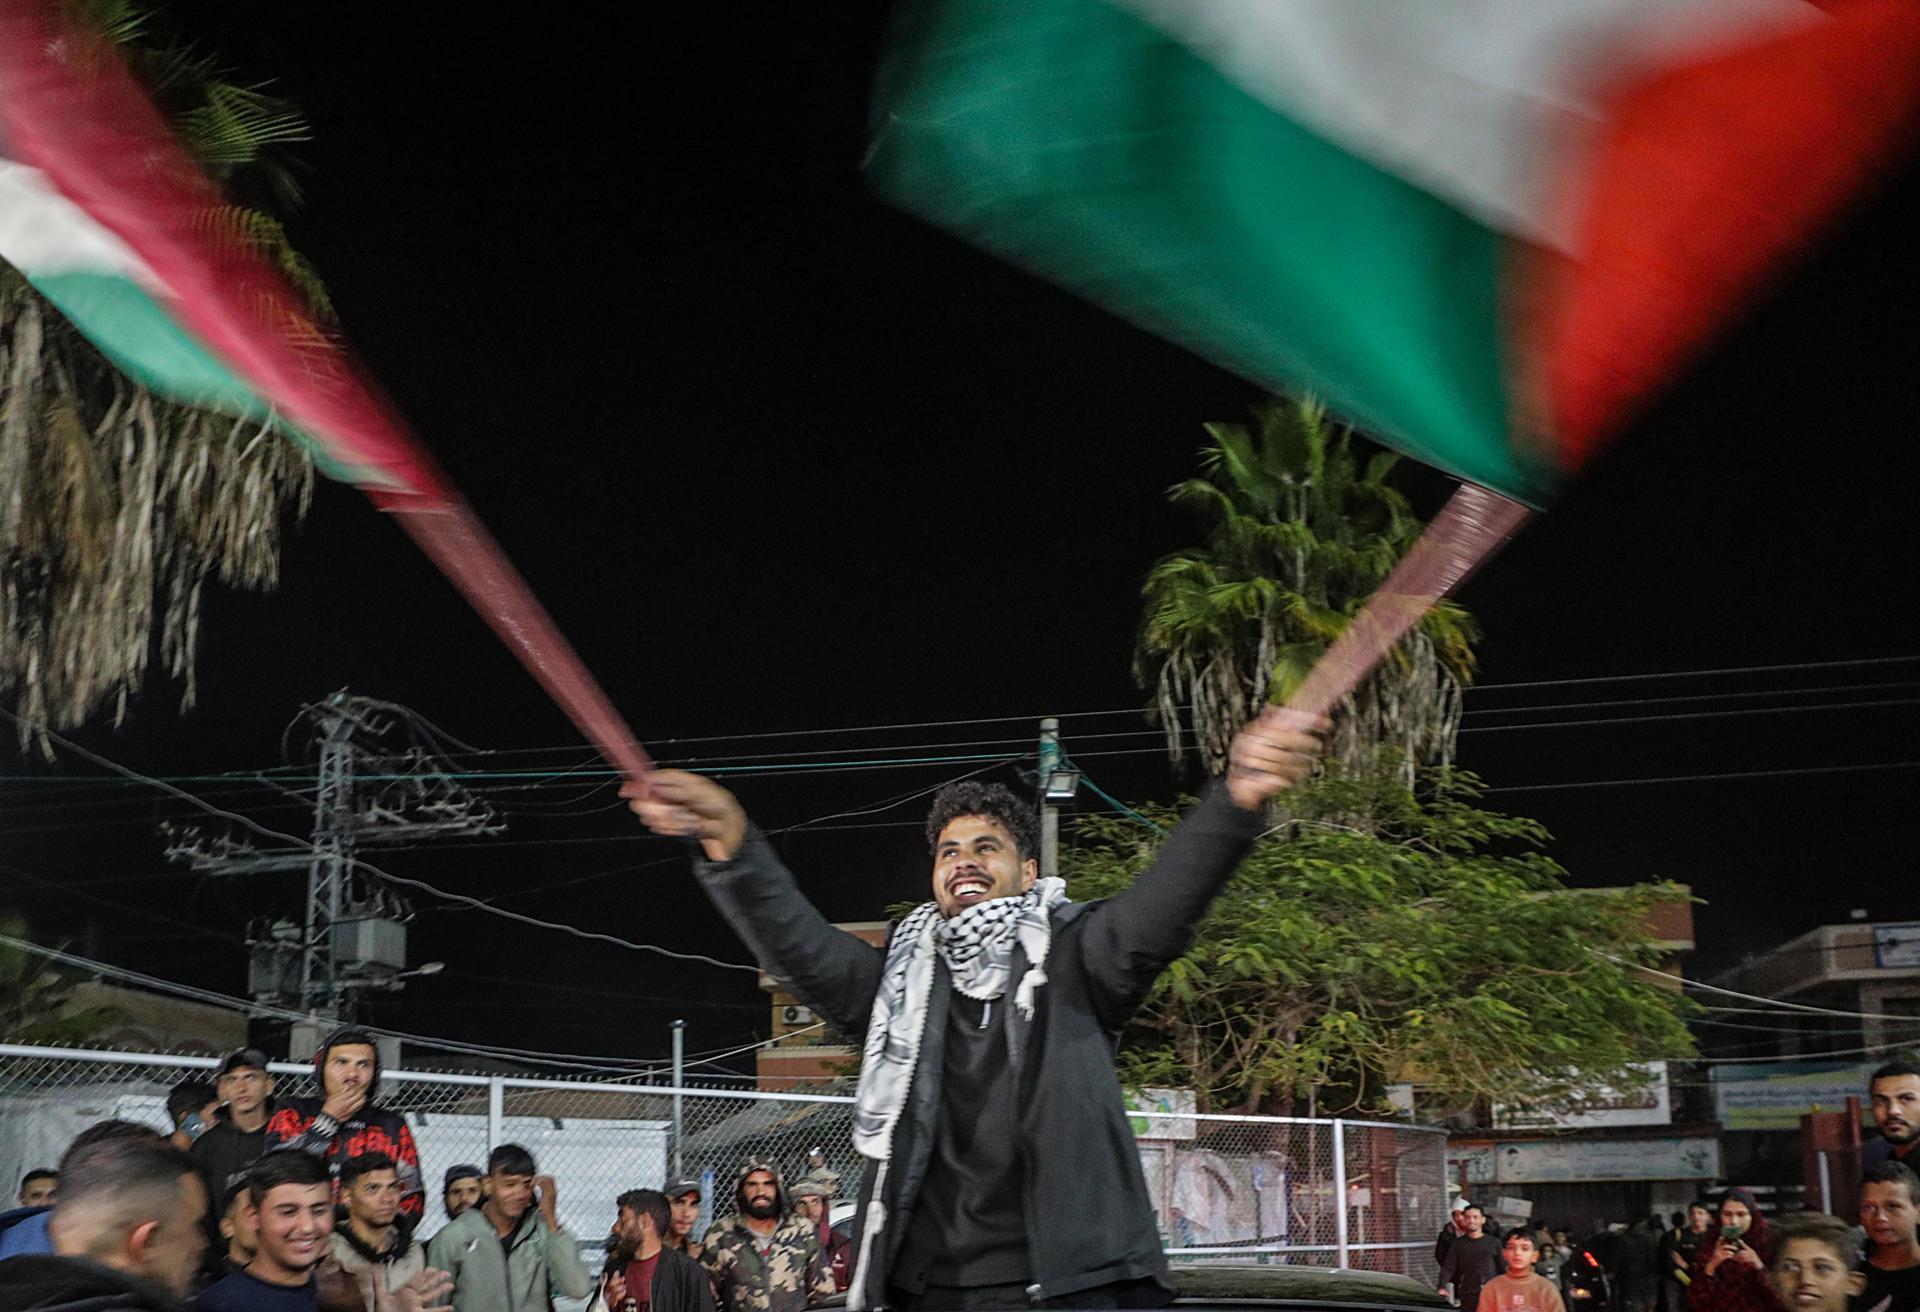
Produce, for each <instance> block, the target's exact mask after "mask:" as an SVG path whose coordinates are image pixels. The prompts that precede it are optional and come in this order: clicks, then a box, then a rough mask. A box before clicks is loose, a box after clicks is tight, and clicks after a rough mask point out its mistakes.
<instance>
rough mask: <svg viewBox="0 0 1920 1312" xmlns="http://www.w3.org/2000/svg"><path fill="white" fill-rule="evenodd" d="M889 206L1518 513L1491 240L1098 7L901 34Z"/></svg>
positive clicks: (982, 3) (889, 95) (1089, 1)
mask: <svg viewBox="0 0 1920 1312" xmlns="http://www.w3.org/2000/svg"><path fill="white" fill-rule="evenodd" d="M900 36H901V39H900V40H899V41H898V42H897V44H896V46H895V48H894V51H893V57H892V59H891V60H890V62H889V65H888V67H887V68H886V69H885V70H883V73H882V80H881V85H880V87H879V89H878V95H877V97H876V106H877V113H878V114H879V116H880V117H879V120H878V121H877V122H876V124H875V143H874V150H873V153H872V160H871V167H872V171H873V175H874V178H875V180H876V184H877V185H878V186H879V187H880V188H881V189H882V190H883V191H884V192H885V193H886V194H888V195H889V196H890V197H891V198H893V199H894V200H896V201H897V202H898V203H900V204H902V205H903V206H905V207H907V208H909V209H911V210H914V211H915V212H917V213H920V214H922V215H923V216H925V217H927V218H929V219H931V220H933V221H935V222H937V223H940V224H942V225H943V226H947V227H951V228H953V229H954V230H956V231H958V232H959V233H961V234H962V235H964V236H966V237H968V238H969V239H971V240H973V241H976V242H978V243H979V244H980V245H982V246H985V247H987V248H988V249H990V250H993V251H995V252H996V253H998V254H1000V255H1003V256H1005V257H1007V258H1009V259H1012V260H1014V261H1016V262H1018V263H1021V264H1024V265H1027V266H1028V267H1030V268H1032V269H1034V270H1035V271H1036V272H1039V273H1041V274H1044V275H1045V276H1047V277H1050V278H1053V279H1055V280H1057V281H1059V282H1061V283H1064V284H1065V285H1067V286H1068V287H1070V288H1072V289H1074V290H1075V291H1077V292H1079V293H1081V294H1083V295H1085V296H1087V297H1089V298H1091V299H1093V300H1095V301H1097V302H1099V303H1101V304H1103V305H1106V306H1108V307H1109V308H1112V309H1114V310H1116V311H1117V312H1119V313H1120V314H1122V315H1124V316H1125V317H1127V318H1129V319H1132V320H1134V321H1135V322H1138V323H1140V324H1141V325H1143V326H1144V327H1147V328H1149V329H1151V330H1152V331H1154V332H1157V333H1160V334H1162V335H1164V336H1167V337H1169V338H1171V339H1173V340H1175V341H1178V342H1181V343H1183V344H1185V345H1186V346H1188V347H1190V348H1192V349H1193V350H1195V351H1198V352H1199V353H1200V354H1202V355H1204V356H1206V357H1208V358H1210V359H1213V360H1215V361H1217V362H1219V363H1221V364H1224V365H1226V366H1228V367H1229V368H1232V369H1234V370H1236V371H1237V372H1240V373H1243V374H1245V375H1246V376H1247V377H1249V378H1252V379H1254V380H1256V381H1258V382H1260V383H1262V384H1265V385H1267V386H1271V387H1275V388H1285V389H1288V390H1296V391H1297V390H1301V389H1310V390H1312V391H1314V392H1316V393H1318V394H1319V395H1320V396H1321V398H1322V399H1323V400H1325V401H1326V403H1327V404H1328V406H1329V407H1330V408H1331V409H1333V410H1334V411H1335V412H1336V413H1338V414H1341V415H1343V416H1344V417H1346V418H1348V419H1351V420H1352V421H1354V422H1355V423H1357V424H1359V425H1360V426H1361V427H1362V428H1363V429H1366V430H1368V431H1370V432H1372V433H1374V434H1375V435H1377V436H1379V437H1381V438H1382V439H1384V440H1386V441H1389V442H1390V443H1392V444H1393V445H1395V446H1397V447H1400V448H1401V449H1403V450H1406V451H1407V452H1408V453H1409V454H1412V455H1413V456H1415V457H1416V458H1418V459H1420V460H1423V461H1425V462H1427V463H1430V464H1434V465H1437V466H1439V467H1441V468H1443V469H1446V470H1449V471H1451V472H1452V473H1454V474H1456V475H1458V476H1460V477H1462V478H1465V479H1468V480H1470V481H1472V482H1475V483H1480V484H1483V485H1484V486H1487V487H1490V488H1492V489H1494V490H1496V491H1499V492H1501V493H1503V494H1505V495H1508V496H1511V497H1514V498H1516V499H1519V500H1524V501H1529V502H1538V501H1539V500H1540V499H1541V498H1542V497H1543V495H1544V494H1545V493H1546V492H1547V491H1548V488H1549V486H1550V483H1551V478H1550V475H1549V471H1547V470H1546V469H1544V468H1542V467H1541V466H1540V465H1539V464H1537V463H1536V462H1534V461H1533V460H1531V459H1529V458H1528V457H1527V456H1526V455H1525V454H1524V453H1523V452H1521V451H1519V450H1517V449H1516V447H1515V445H1514V444H1513V443H1512V441H1511V440H1510V437H1509V433H1510V426H1509V422H1508V413H1509V407H1508V398H1507V393H1506V386H1505V382H1504V377H1503V359H1502V348H1501V337H1500V311H1499V305H1498V300H1497V269H1498V264H1499V259H1500V253H1501V243H1502V242H1503V241H1505V240H1507V239H1506V238H1504V237H1502V236H1501V235H1500V234H1498V233H1496V232H1493V231H1492V230H1490V229H1488V228H1487V227H1485V226H1484V225H1482V224H1480V223H1478V222H1476V221H1475V220H1473V219H1471V218H1469V217H1468V216H1467V215H1465V214H1463V213H1462V212H1461V211H1459V210H1458V209H1455V208H1454V207H1452V206H1450V205H1448V204H1446V203H1444V202H1443V201H1441V200H1439V199H1437V198H1436V197H1434V196H1433V195H1431V194H1429V193H1427V192H1425V191H1422V190H1420V189H1419V188H1417V187H1415V186H1413V185H1411V184H1409V183H1407V182H1404V181H1402V180H1400V179H1398V178H1396V177H1393V176H1391V175H1389V174H1387V173H1385V172H1383V171H1381V170H1380V169H1378V168H1376V167H1374V166H1373V165H1372V164H1370V163H1368V162H1367V161H1365V160H1363V159H1360V158H1358V157H1356V156H1354V155H1352V154H1349V153H1348V152H1346V151H1344V150H1341V149H1339V148H1338V147H1335V146H1333V145H1331V144H1330V143H1328V142H1327V141H1326V140H1325V139H1324V138H1322V137H1320V136H1318V135H1316V134H1315V133H1313V132H1312V131H1310V130H1308V129H1306V128H1304V127H1302V126H1301V125H1299V124H1298V123H1295V122H1293V121H1291V120H1289V119H1287V118H1286V117H1284V116H1282V115H1280V114H1278V113H1276V112H1275V111H1274V110H1273V109H1271V108H1269V107H1268V106H1266V105H1264V104H1261V103H1260V102H1258V101H1256V100H1254V99H1253V98H1251V97H1250V96H1248V95H1247V94H1246V93H1245V92H1243V91H1241V90H1240V89H1239V88H1238V87H1237V86H1235V85H1234V84H1233V83H1231V82H1230V81H1228V80H1227V79H1226V78H1225V77H1223V76H1222V75H1221V74H1220V73H1219V72H1218V71H1217V70H1215V69H1214V68H1213V67H1212V66H1211V65H1209V64H1207V63H1206V62H1205V61H1203V60H1202V59H1200V58H1199V57H1198V56H1196V55H1195V54H1193V53H1192V52H1191V51H1190V50H1188V49H1187V48H1186V47H1184V46H1182V45H1180V44H1178V43H1177V42H1175V41H1173V40H1171V39H1170V38H1168V37H1167V36H1166V35H1165V34H1163V33H1162V32H1160V31H1159V30H1157V29H1155V28H1153V27H1152V26H1150V25H1148V24H1146V23H1144V22H1142V21H1140V20H1139V19H1137V18H1135V17H1133V16H1132V15H1131V14H1128V13H1126V12H1124V11H1122V10H1120V9H1119V8H1117V7H1115V6H1113V5H1110V4H1107V3H1105V2H1104V0H1047V3H1045V4H1012V3H1006V2H1005V0H949V2H947V3H940V4H929V5H925V6H923V7H921V8H919V9H918V10H914V11H910V12H909V14H908V16H907V17H906V18H905V19H904V20H903V30H902V32H901V34H900Z"/></svg>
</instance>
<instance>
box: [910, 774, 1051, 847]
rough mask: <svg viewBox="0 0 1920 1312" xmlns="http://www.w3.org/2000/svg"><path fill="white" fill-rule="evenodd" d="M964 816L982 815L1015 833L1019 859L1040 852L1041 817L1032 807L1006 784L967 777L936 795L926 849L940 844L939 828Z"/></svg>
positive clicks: (1014, 842) (928, 820)
mask: <svg viewBox="0 0 1920 1312" xmlns="http://www.w3.org/2000/svg"><path fill="white" fill-rule="evenodd" d="M963 815H983V816H985V817H987V819H989V820H997V821H999V822H1000V823H1001V824H1002V825H1004V826H1005V827H1006V830H1007V832H1008V833H1009V834H1012V835H1013V845H1014V847H1015V848H1016V849H1017V850H1018V851H1019V853H1020V859H1021V860H1023V861H1031V860H1034V859H1035V858H1037V857H1038V856H1039V855H1040V817H1039V815H1038V814H1036V813H1035V811H1034V809H1033V807H1032V806H1030V805H1029V804H1028V803H1026V802H1023V801H1021V800H1020V799H1019V798H1018V797H1016V796H1014V793H1013V790H1012V789H1010V788H1008V787H1007V786H1006V785H1005V784H983V783H979V782H978V781H976V780H972V779H967V780H963V781H961V782H960V783H957V784H948V785H947V786H946V787H945V788H942V789H941V790H940V791H939V792H937V793H935V794H934V795H933V809H932V810H930V811H928V812H927V851H929V852H931V851H933V850H934V849H935V848H937V847H939V845H940V831H941V830H943V829H945V828H946V827H947V826H948V825H950V824H952V823H953V822H954V821H955V820H957V819H959V818H960V817H961V816H963Z"/></svg>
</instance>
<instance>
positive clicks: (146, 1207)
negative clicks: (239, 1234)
mask: <svg viewBox="0 0 1920 1312" xmlns="http://www.w3.org/2000/svg"><path fill="white" fill-rule="evenodd" d="M206 1206H207V1196H206V1193H205V1191H204V1189H203V1188H202V1186H201V1184H200V1177H199V1174H198V1173H197V1172H195V1171H194V1169H193V1164H192V1163H191V1162H189V1161H188V1160H187V1155H186V1154H185V1153H183V1152H181V1151H180V1150H179V1149H177V1148H175V1147H173V1145H171V1144H169V1143H167V1142H165V1141H164V1140H163V1139H161V1137H160V1136H159V1135H157V1134H154V1133H153V1132H152V1131H146V1132H145V1133H144V1134H143V1135H140V1136H122V1137H118V1138H104V1139H96V1140H94V1141H92V1142H90V1143H87V1144H85V1145H82V1146H81V1147H80V1148H79V1149H78V1150H77V1151H76V1150H74V1149H69V1150H68V1152H67V1154H66V1156H65V1157H64V1158H63V1159H62V1160H61V1163H60V1203H59V1207H58V1210H57V1211H56V1212H55V1213H54V1215H53V1219H52V1226H51V1231H50V1233H51V1235H52V1240H53V1252H52V1253H50V1254H46V1253H32V1254H27V1255H25V1256H21V1257H14V1258H9V1259H8V1260H6V1261H4V1262H0V1312H24V1310H25V1309H28V1308H46V1309H53V1308H70V1307H72V1308H84V1309H86V1312H173V1310H174V1309H175V1308H177V1307H178V1306H179V1303H180V1300H181V1299H183V1298H185V1297H186V1295H187V1293H188V1291H190V1290H191V1289H192V1288H193V1274H194V1271H195V1270H196V1269H197V1268H198V1266H199V1264H200V1254H201V1252H202V1250H204V1249H205V1247H206V1243H207V1236H206V1231H205V1230H203V1229H201V1226H200V1213H201V1212H202V1211H204V1210H205V1209H206Z"/></svg>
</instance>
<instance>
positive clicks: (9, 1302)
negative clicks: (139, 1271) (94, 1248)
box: [0, 1253, 180, 1312]
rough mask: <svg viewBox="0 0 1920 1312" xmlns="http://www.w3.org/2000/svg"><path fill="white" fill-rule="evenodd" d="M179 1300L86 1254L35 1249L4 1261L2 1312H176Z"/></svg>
mask: <svg viewBox="0 0 1920 1312" xmlns="http://www.w3.org/2000/svg"><path fill="white" fill-rule="evenodd" d="M179 1306H180V1300H179V1299H177V1298H175V1297H174V1296H173V1295H172V1294H171V1293H169V1292H168V1291H167V1290H165V1289H163V1288H161V1287H160V1286H159V1285H156V1284H154V1283H153V1282H151V1281H148V1280H142V1279H140V1278H139V1277H138V1276H130V1275H127V1274H125V1273H123V1272H120V1271H116V1270H114V1269H113V1268H112V1267H110V1266H103V1265H102V1264H100V1263H99V1262H95V1261H93V1260H92V1259H90V1258H85V1257H50V1256H46V1255H44V1254H38V1253H35V1254H30V1255H28V1256H25V1257H10V1258H8V1259H7V1260H6V1261H4V1262H0V1312H27V1310H28V1309H34V1312H174V1310H175V1309H177V1308H178V1307H179Z"/></svg>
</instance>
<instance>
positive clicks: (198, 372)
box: [21, 270, 356, 481]
mask: <svg viewBox="0 0 1920 1312" xmlns="http://www.w3.org/2000/svg"><path fill="white" fill-rule="evenodd" d="M21 272H22V274H23V276H25V277H26V279H27V281H28V282H29V283H31V284H32V285H33V287H34V290H36V291H38V292H39V293H40V294H41V295H42V296H44V297H46V298H47V300H48V301H49V302H50V303H51V304H52V305H53V307H54V308H55V309H57V310H59V311H60V313H61V314H62V315H64V316H65V317H66V319H67V321H68V322H69V323H71V324H72V325H73V326H74V327H75V328H77V329H79V331H80V332H81V334H82V335H83V336H85V337H86V338H87V340H88V341H90V342H92V343H93V344H94V345H95V346H96V347H98V348H99V349H100V352H101V354H103V355H105V356H106V357H107V358H108V359H109V360H111V361H112V362H113V363H114V364H115V365H116V366H117V367H119V368H120V370H121V371H123V372H124V373H126V374H127V376H128V377H130V378H132V379H133V380H134V381H135V382H138V383H139V384H140V385H141V386H143V387H146V388H147V389H149V390H150V391H152V392H154V393H156V394H157V395H160V396H164V397H166V398H168V399H169V400H173V401H178V402H180V403H181V404H183V405H189V406H193V407H195V408H196V409H202V410H213V411H217V412H218V413H220V414H227V415H233V416H235V417H236V418H244V419H251V420H256V421H258V420H264V419H266V418H267V417H268V408H267V406H266V405H265V404H264V403H263V402H262V401H261V400H260V398H259V397H258V396H257V395H255V393H254V392H253V390H252V389H251V388H249V387H247V386H246V385H245V384H244V383H242V382H241V381H240V380H239V379H238V378H236V377H235V376H234V375H233V373H232V372H231V371H230V370H229V369H228V368H227V367H226V366H225V365H223V364H222V363H220V361H219V360H217V359H216V358H215V357H214V356H213V354H212V353H211V352H209V351H208V350H207V349H206V348H205V347H204V346H202V345H200V343H199V342H198V341H196V340H194V338H193V337H192V336H191V335H190V334H188V333H187V332H186V331H185V330H184V329H183V328H181V327H180V325H179V323H178V322H177V321H176V320H175V319H174V317H173V316H172V315H170V314H168V313H167V311H166V309H165V308H164V307H163V306H161V305H160V304H159V303H158V302H157V301H155V300H154V299H153V297H151V296H149V295H148V294H147V293H146V292H145V291H144V290H143V289H142V288H141V287H139V286H138V285H137V284H136V283H133V282H131V281H129V280H128V279H127V278H125V277H122V276H120V275H118V274H114V273H81V272H68V273H49V274H39V275H35V274H33V273H32V272H30V271H28V270H22V271H21ZM273 428H274V431H275V432H276V433H280V434H282V435H284V436H286V437H290V438H292V439H293V440H294V441H297V442H299V443H300V444H301V445H302V446H304V447H305V448H306V449H307V451H308V452H309V454H311V455H312V456H313V459H314V463H315V464H316V465H318V466H319V467H320V470H321V472H322V473H324V474H326V475H327V476H328V477H329V478H334V479H340V480H344V481H354V478H355V475H356V471H354V470H351V469H348V468H346V467H345V466H342V465H340V464H339V463H338V462H336V461H334V460H333V459H332V458H331V457H330V456H329V455H328V453H327V450H326V448H325V447H323V446H322V445H321V444H320V443H318V442H315V441H313V440H312V438H310V437H309V436H308V435H307V434H305V433H303V432H301V431H300V430H299V429H298V428H296V427H295V426H294V425H293V424H291V423H289V422H287V420H286V417H285V416H284V415H276V416H274V417H273Z"/></svg>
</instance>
